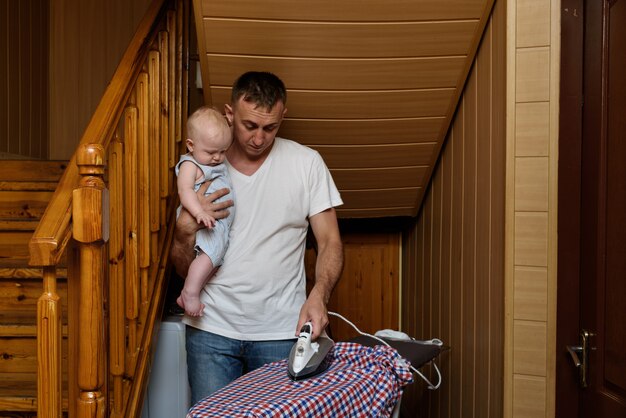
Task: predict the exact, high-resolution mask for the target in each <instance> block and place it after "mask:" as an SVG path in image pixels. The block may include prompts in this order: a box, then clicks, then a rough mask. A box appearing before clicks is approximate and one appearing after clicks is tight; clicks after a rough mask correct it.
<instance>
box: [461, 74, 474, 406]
mask: <svg viewBox="0 0 626 418" xmlns="http://www.w3.org/2000/svg"><path fill="white" fill-rule="evenodd" d="M476 83H477V80H476V71H475V69H474V71H472V73H471V74H470V77H469V79H468V82H467V85H466V87H465V93H464V98H463V101H464V102H465V103H466V107H465V113H464V116H465V120H464V129H465V147H464V150H463V151H464V155H463V161H464V164H463V227H462V228H463V229H462V245H463V256H462V264H463V268H462V275H463V276H462V277H463V295H462V298H463V299H462V303H463V345H462V347H463V377H462V380H461V381H462V385H463V392H462V398H461V405H462V412H463V416H466V415H469V414H473V411H474V408H475V407H476V405H475V398H474V396H475V390H476V381H475V378H476V376H475V372H476V346H475V344H476V316H475V315H476V311H475V309H476V299H475V298H476V169H477V167H476V140H477V132H476V117H477V109H476V94H477V93H476V90H477V85H476Z"/></svg>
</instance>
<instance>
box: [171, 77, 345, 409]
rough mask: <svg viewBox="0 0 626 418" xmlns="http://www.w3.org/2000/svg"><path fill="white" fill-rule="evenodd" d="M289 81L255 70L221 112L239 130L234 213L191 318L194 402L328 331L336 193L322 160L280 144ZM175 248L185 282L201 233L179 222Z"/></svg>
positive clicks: (187, 220) (336, 263)
mask: <svg viewBox="0 0 626 418" xmlns="http://www.w3.org/2000/svg"><path fill="white" fill-rule="evenodd" d="M286 99H287V93H286V90H285V86H284V84H283V82H282V81H281V80H280V79H279V78H278V77H276V76H275V75H273V74H271V73H263V72H249V73H245V74H243V75H242V76H241V77H240V78H239V79H238V80H237V81H236V82H235V84H234V85H233V90H232V94H231V104H229V105H226V106H225V113H226V118H227V120H228V122H229V125H231V126H232V129H233V144H232V145H231V147H230V148H229V149H228V151H227V153H226V156H227V165H228V168H229V172H230V175H231V178H232V182H233V188H234V196H235V201H236V205H237V211H236V214H235V219H234V222H233V225H232V228H231V238H230V246H229V248H228V251H227V253H226V256H225V257H224V262H223V264H222V266H221V267H220V269H219V270H218V272H217V273H216V274H215V276H214V277H212V278H211V280H210V281H209V282H208V283H207V285H206V286H205V288H204V290H203V292H202V303H203V304H204V305H205V309H204V312H203V316H201V317H199V318H191V317H185V320H184V321H185V323H186V324H187V325H188V327H187V363H188V371H189V381H190V385H191V391H192V402H193V403H195V402H197V401H198V400H200V399H202V398H203V397H205V396H208V395H209V394H211V393H213V392H214V391H216V390H218V389H220V388H221V387H223V386H225V385H227V384H228V383H230V382H231V381H232V380H234V379H236V378H237V377H239V376H241V375H242V374H243V373H246V372H248V371H250V370H254V369H255V368H258V367H260V366H262V365H263V364H265V363H269V362H272V361H276V360H280V359H283V358H286V357H287V356H288V355H289V350H290V349H291V347H292V346H293V344H294V336H296V335H297V333H298V331H299V329H300V328H301V327H302V325H303V324H304V323H305V322H307V321H311V322H312V323H313V338H316V337H317V336H318V335H319V334H320V333H321V331H322V330H323V329H324V328H326V325H327V324H328V315H327V310H326V305H327V303H328V300H329V298H330V295H331V292H332V289H333V287H334V286H335V283H336V282H337V280H338V279H339V276H340V274H341V269H342V267H343V249H342V244H341V239H340V236H339V228H338V225H337V216H336V213H335V210H334V207H335V206H338V205H340V204H342V203H343V202H342V201H341V197H340V196H339V192H338V191H337V188H336V187H335V184H334V182H333V180H332V177H331V176H330V172H329V170H328V168H327V167H326V165H325V164H324V162H323V161H322V158H321V157H320V155H319V154H318V153H317V152H316V151H314V150H312V149H310V148H307V147H304V146H302V145H299V144H297V143H295V142H293V141H289V140H286V139H282V138H277V137H276V133H277V132H278V128H279V127H280V124H281V122H282V120H283V117H284V116H285V114H286V112H287V108H286V107H285V104H286ZM224 194H225V191H219V192H215V193H213V194H211V195H208V196H207V197H206V198H205V199H204V205H205V210H207V211H210V212H211V213H212V214H213V215H214V217H216V218H218V219H219V218H221V217H223V216H225V214H224V209H227V207H228V205H229V203H217V204H214V203H212V202H213V201H214V200H215V199H217V198H219V197H220V196H223V195H224ZM309 225H310V227H311V230H312V231H313V234H314V236H315V239H316V241H317V249H318V252H317V262H316V271H315V285H314V287H313V288H312V290H311V291H310V292H309V296H308V297H306V294H305V271H304V251H305V239H306V234H307V231H308V228H309ZM176 228H177V233H176V236H175V242H174V247H173V249H172V260H173V262H174V264H175V265H176V267H177V271H178V272H179V273H182V275H183V276H184V275H185V274H186V269H187V267H188V265H189V263H190V262H191V260H192V258H193V250H192V248H193V241H194V235H195V231H196V230H197V229H198V228H199V226H198V225H197V224H196V223H195V220H193V218H191V217H190V216H189V215H188V214H184V213H183V214H181V216H180V217H179V219H178V221H177V225H176Z"/></svg>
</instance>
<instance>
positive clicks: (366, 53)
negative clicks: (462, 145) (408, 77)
mask: <svg viewBox="0 0 626 418" xmlns="http://www.w3.org/2000/svg"><path fill="white" fill-rule="evenodd" d="M477 24H478V21H477V20H465V21H463V20H461V21H456V20H455V21H443V22H441V21H440V22H403V23H402V24H398V23H397V22H391V23H381V22H376V23H360V22H359V23H350V24H344V23H328V22H321V23H317V22H302V21H300V22H285V21H275V20H273V21H255V20H242V19H232V20H225V19H212V18H206V17H205V18H204V19H203V26H202V27H203V28H204V41H205V43H206V53H207V54H235V55H255V54H257V53H258V51H259V50H262V51H264V53H265V54H266V55H269V56H281V57H308V58H391V57H399V56H400V57H411V56H447V55H464V54H467V53H468V52H469V48H470V42H471V40H472V39H473V38H472V34H473V33H474V32H475V30H476V26H477ZM259 33H262V34H263V36H262V37H260V36H258V34H259ZM407 39H421V40H423V42H412V43H407V42H406V40H407ZM373 53H376V55H373Z"/></svg>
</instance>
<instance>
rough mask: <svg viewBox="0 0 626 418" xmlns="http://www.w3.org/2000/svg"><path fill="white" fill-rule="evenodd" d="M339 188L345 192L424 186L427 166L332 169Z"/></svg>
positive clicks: (331, 171)
mask: <svg viewBox="0 0 626 418" xmlns="http://www.w3.org/2000/svg"><path fill="white" fill-rule="evenodd" d="M330 173H331V174H332V176H333V180H334V181H335V184H337V187H339V188H340V189H342V190H343V189H345V190H359V189H378V188H383V187H386V186H387V185H388V184H393V185H395V186H396V187H398V188H405V187H419V186H423V185H424V176H425V173H426V166H413V167H391V168H385V167H381V168H375V169H372V168H367V169H359V168H334V169H333V168H331V169H330Z"/></svg>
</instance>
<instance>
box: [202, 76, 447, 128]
mask: <svg viewBox="0 0 626 418" xmlns="http://www.w3.org/2000/svg"><path fill="white" fill-rule="evenodd" d="M277 75H278V76H279V77H280V76H281V74H277ZM209 94H210V100H209V102H210V103H211V104H212V105H213V106H215V107H217V108H218V109H223V108H224V103H228V102H229V101H230V87H229V88H226V87H211V89H210V93H209ZM453 94H454V89H429V90H384V91H345V92H344V91H332V90H331V91H303V90H289V91H288V95H287V103H288V112H287V115H288V116H289V117H293V118H318V119H389V118H418V117H424V116H443V115H445V114H446V112H447V111H448V107H449V106H450V102H451V100H452V97H453Z"/></svg>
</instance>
